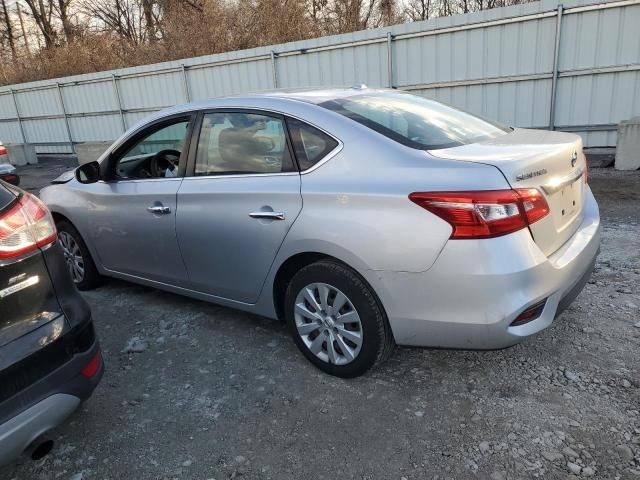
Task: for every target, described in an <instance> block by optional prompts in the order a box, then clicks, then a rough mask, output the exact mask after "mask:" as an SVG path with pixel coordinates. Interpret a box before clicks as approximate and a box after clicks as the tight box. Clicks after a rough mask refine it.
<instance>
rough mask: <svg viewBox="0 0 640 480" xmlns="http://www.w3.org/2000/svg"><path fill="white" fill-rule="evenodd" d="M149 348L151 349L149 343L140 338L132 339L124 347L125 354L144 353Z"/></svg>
mask: <svg viewBox="0 0 640 480" xmlns="http://www.w3.org/2000/svg"><path fill="white" fill-rule="evenodd" d="M147 348H149V345H147V342H145V341H144V340H142V339H141V338H140V337H132V338H130V339H129V341H128V342H127V345H126V346H125V347H124V350H123V352H124V353H142V352H144V351H145V350H146V349H147Z"/></svg>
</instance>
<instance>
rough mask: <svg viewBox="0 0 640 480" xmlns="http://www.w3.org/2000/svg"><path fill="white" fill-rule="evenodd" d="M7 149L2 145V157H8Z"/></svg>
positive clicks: (0, 150) (0, 148) (0, 149)
mask: <svg viewBox="0 0 640 480" xmlns="http://www.w3.org/2000/svg"><path fill="white" fill-rule="evenodd" d="M6 154H7V149H6V148H5V147H4V145H2V144H1V143H0V155H6Z"/></svg>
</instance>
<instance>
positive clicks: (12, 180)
mask: <svg viewBox="0 0 640 480" xmlns="http://www.w3.org/2000/svg"><path fill="white" fill-rule="evenodd" d="M0 155H2V152H1V151H0ZM0 180H4V181H5V182H7V183H11V184H13V185H16V183H17V180H18V176H17V175H14V174H13V173H8V174H5V175H3V176H0Z"/></svg>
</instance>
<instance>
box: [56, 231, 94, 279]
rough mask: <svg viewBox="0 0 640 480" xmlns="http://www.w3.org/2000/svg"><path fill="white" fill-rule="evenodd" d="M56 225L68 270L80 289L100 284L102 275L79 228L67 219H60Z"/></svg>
mask: <svg viewBox="0 0 640 480" xmlns="http://www.w3.org/2000/svg"><path fill="white" fill-rule="evenodd" d="M56 227H57V228H58V241H59V242H60V246H61V247H62V252H63V253H64V260H65V262H66V264H67V270H68V271H69V274H70V275H71V279H72V280H73V283H75V284H76V287H78V290H91V289H93V288H95V287H97V286H98V285H100V283H102V276H101V275H100V274H99V273H98V269H97V268H96V265H95V263H93V259H92V258H91V254H90V253H89V249H88V248H87V246H86V244H85V243H84V241H83V240H82V237H81V236H80V233H78V230H76V228H75V227H74V226H73V225H71V223H69V222H68V221H66V220H61V221H59V222H58V223H57V224H56Z"/></svg>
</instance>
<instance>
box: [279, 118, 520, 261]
mask: <svg viewBox="0 0 640 480" xmlns="http://www.w3.org/2000/svg"><path fill="white" fill-rule="evenodd" d="M348 124H353V125H340V128H338V127H337V126H333V125H328V126H324V125H323V127H325V129H326V130H328V131H329V132H330V133H333V132H332V131H331V130H332V128H333V130H334V131H336V132H337V133H336V134H335V136H336V137H337V138H339V139H340V140H341V141H342V142H343V144H344V145H343V148H342V150H341V151H340V152H339V153H338V154H337V155H336V156H335V157H333V158H332V159H330V160H329V161H328V162H326V163H325V164H322V165H321V166H320V167H318V168H317V169H316V170H313V171H310V172H309V173H304V174H302V185H301V188H302V197H303V209H302V213H301V214H300V216H299V217H298V220H297V221H296V222H295V224H294V225H293V227H292V229H291V231H290V232H289V234H288V236H287V238H286V240H285V244H284V245H283V248H282V251H281V254H282V255H283V256H290V255H292V254H295V253H298V252H301V251H318V250H319V249H321V250H319V251H320V253H326V254H328V255H332V256H336V257H337V258H340V259H341V260H343V261H345V262H346V263H348V264H350V265H351V266H352V267H353V268H356V269H366V270H385V271H406V272H421V271H425V270H427V269H429V267H431V265H432V264H433V263H434V262H435V260H436V258H437V257H438V254H439V253H440V251H441V250H442V248H443V247H444V245H445V243H446V242H447V240H448V239H449V236H450V235H451V226H450V225H449V224H448V223H447V222H445V221H443V220H442V219H440V218H439V217H437V216H435V215H433V214H431V213H430V212H428V211H427V210H425V209H423V208H421V207H419V206H417V205H416V204H414V203H413V202H411V201H410V200H409V198H408V196H409V194H410V193H412V192H418V191H423V192H424V191H444V190H473V189H500V188H509V186H508V184H507V182H506V180H505V179H504V177H503V176H502V174H501V173H500V172H499V171H498V170H497V169H496V168H495V167H491V166H487V165H480V164H472V163H470V162H459V161H451V160H441V159H436V158H433V157H431V156H429V155H428V154H427V153H426V152H423V151H418V150H414V149H410V148H408V147H404V146H402V145H400V144H397V143H396V142H393V141H391V140H389V139H387V138H386V137H383V136H382V135H379V134H377V133H374V132H372V131H370V130H369V129H367V128H366V127H363V126H360V125H358V124H356V123H355V122H352V121H348Z"/></svg>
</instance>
